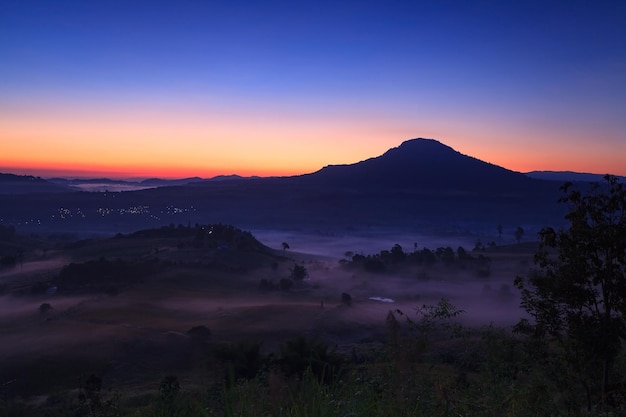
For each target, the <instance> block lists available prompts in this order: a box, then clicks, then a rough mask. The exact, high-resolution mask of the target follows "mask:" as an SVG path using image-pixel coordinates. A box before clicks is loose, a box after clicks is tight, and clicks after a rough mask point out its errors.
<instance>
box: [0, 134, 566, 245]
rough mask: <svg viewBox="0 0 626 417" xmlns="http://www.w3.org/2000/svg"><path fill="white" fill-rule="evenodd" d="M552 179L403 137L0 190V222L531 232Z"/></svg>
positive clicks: (64, 226) (543, 215) (553, 211)
mask: <svg viewBox="0 0 626 417" xmlns="http://www.w3.org/2000/svg"><path fill="white" fill-rule="evenodd" d="M151 183H152V184H156V183H160V182H159V181H151ZM559 185H560V184H559V183H556V182H553V181H543V180H538V179H532V178H529V177H527V176H526V175H524V174H522V173H519V172H514V171H511V170H508V169H505V168H502V167H499V166H496V165H493V164H489V163H487V162H483V161H480V160H478V159H476V158H473V157H470V156H467V155H463V154H461V153H459V152H457V151H455V150H454V149H452V148H450V147H449V146H446V145H444V144H442V143H440V142H438V141H436V140H432V139H412V140H408V141H405V142H403V143H402V144H401V145H400V146H398V147H396V148H392V149H390V150H388V151H387V152H385V153H384V154H382V155H380V156H377V157H373V158H370V159H367V160H364V161H361V162H358V163H355V164H349V165H331V166H327V167H324V168H322V169H320V170H319V171H317V172H313V173H310V174H305V175H299V176H292V177H269V178H240V177H237V176H229V177H225V178H219V177H218V178H216V179H213V180H203V181H192V182H189V183H187V184H185V185H179V186H174V187H167V188H166V187H154V186H153V187H152V188H149V189H144V190H138V191H128V192H123V193H66V194H64V195H60V196H58V197H57V196H53V197H52V198H49V197H48V196H47V195H42V194H33V193H31V194H28V195H24V196H0V221H4V223H5V224H11V225H14V226H15V227H16V228H28V229H29V230H32V231H37V232H41V231H42V230H43V231H53V232H56V231H59V230H61V231H63V232H70V231H76V232H78V233H107V232H108V233H117V232H127V231H132V230H137V229H139V228H153V227H157V226H162V225H169V224H195V223H199V224H205V223H207V222H210V223H223V224H233V225H236V226H237V227H243V228H249V229H255V228H270V229H277V228H278V229H281V228H289V229H294V230H295V229H306V228H308V229H313V230H356V229H360V230H367V229H369V228H372V227H375V228H388V227H392V228H398V229H400V230H409V229H413V230H420V231H421V233H423V232H424V231H426V230H433V231H442V230H443V231H446V233H447V232H448V231H458V230H479V229H483V230H491V231H493V230H495V226H496V225H498V224H503V225H504V227H505V228H506V227H516V226H518V225H523V226H524V228H525V229H526V230H527V231H531V230H538V228H540V227H542V226H544V225H547V224H549V225H555V223H556V222H557V221H559V220H562V219H563V208H562V207H561V206H560V205H558V204H557V203H556V202H557V199H558V197H559V191H558V188H559ZM146 188H147V187H146ZM59 207H61V208H62V209H60V208H59ZM2 219H3V220H2ZM529 233H530V232H529Z"/></svg>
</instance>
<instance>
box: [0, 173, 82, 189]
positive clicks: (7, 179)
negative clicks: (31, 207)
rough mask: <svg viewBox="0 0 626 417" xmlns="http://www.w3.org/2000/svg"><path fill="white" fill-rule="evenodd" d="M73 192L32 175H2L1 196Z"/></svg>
mask: <svg viewBox="0 0 626 417" xmlns="http://www.w3.org/2000/svg"><path fill="white" fill-rule="evenodd" d="M66 191H71V189H70V188H69V187H67V186H65V185H61V184H53V183H51V182H49V181H46V180H44V179H42V178H39V177H33V176H32V175H13V174H0V194H36V193H61V192H66Z"/></svg>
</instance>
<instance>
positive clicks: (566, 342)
mask: <svg viewBox="0 0 626 417" xmlns="http://www.w3.org/2000/svg"><path fill="white" fill-rule="evenodd" d="M604 179H605V181H606V182H605V183H603V184H602V185H600V184H595V185H593V187H592V188H591V190H590V191H589V192H588V193H587V194H582V193H581V192H580V191H578V190H576V189H573V188H572V184H571V183H567V184H565V185H564V186H563V187H561V189H562V191H563V192H564V193H565V194H566V195H565V197H563V198H561V199H560V200H559V201H560V202H563V203H566V204H568V205H569V212H568V214H567V215H566V219H567V220H568V222H569V228H567V229H565V230H563V229H561V230H554V229H552V228H550V227H548V228H544V229H542V230H541V232H540V234H539V236H540V239H541V244H540V249H539V251H538V252H537V254H536V255H535V263H536V265H537V266H538V269H537V270H536V271H535V272H534V273H532V274H530V276H528V277H518V278H516V280H515V284H516V286H517V287H518V288H519V289H521V291H522V303H521V304H522V307H523V308H524V309H525V310H526V311H527V312H528V313H529V314H530V316H531V317H532V318H533V319H534V323H532V324H531V323H530V322H528V321H526V320H522V322H520V325H518V329H520V330H526V331H529V332H531V334H534V335H544V336H545V337H547V338H548V339H549V340H550V341H551V342H556V346H558V347H559V348H560V353H561V355H562V357H564V358H565V360H566V361H567V362H568V363H569V364H570V366H571V367H572V371H573V372H574V375H577V377H578V378H579V381H580V382H581V384H582V385H583V387H584V389H585V391H586V393H587V408H588V409H591V407H592V398H593V395H592V394H593V392H592V391H593V390H594V387H601V398H602V399H607V397H608V395H609V394H610V384H609V382H610V379H611V377H612V375H613V368H614V362H615V359H616V358H617V356H618V355H619V353H620V351H621V343H622V340H623V339H624V337H625V334H626V333H625V330H626V190H625V189H624V187H623V184H621V183H619V182H618V181H617V178H616V177H613V176H609V175H607V176H605V177H604ZM552 345H555V344H554V343H552Z"/></svg>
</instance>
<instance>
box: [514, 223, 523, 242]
mask: <svg viewBox="0 0 626 417" xmlns="http://www.w3.org/2000/svg"><path fill="white" fill-rule="evenodd" d="M524 233H525V232H524V229H523V228H522V226H517V229H515V240H516V241H517V243H520V241H521V240H522V236H524Z"/></svg>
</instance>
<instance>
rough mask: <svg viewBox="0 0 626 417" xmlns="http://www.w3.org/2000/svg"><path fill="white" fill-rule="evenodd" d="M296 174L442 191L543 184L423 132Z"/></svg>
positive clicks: (334, 183)
mask: <svg viewBox="0 0 626 417" xmlns="http://www.w3.org/2000/svg"><path fill="white" fill-rule="evenodd" d="M301 178H302V179H303V180H305V181H309V182H312V183H317V184H319V185H325V186H328V187H346V188H355V189H386V190H391V189H396V190H413V191H431V192H432V191H442V192H446V193H450V192H457V193H458V192H460V193H472V192H481V193H485V192H486V193H510V192H519V191H529V190H532V189H536V188H542V187H544V186H545V184H543V183H542V182H541V181H537V180H533V179H531V178H528V177H527V176H526V175H524V174H522V173H519V172H514V171H511V170H508V169H505V168H502V167H500V166H497V165H493V164H490V163H487V162H483V161H481V160H479V159H476V158H473V157H470V156H467V155H463V154H461V153H460V152H458V151H456V150H454V149H452V148H451V147H449V146H446V145H444V144H442V143H440V142H438V141H436V140H434V139H422V138H419V139H411V140H407V141H405V142H403V143H402V144H401V145H400V146H399V147H396V148H392V149H389V150H388V151H387V152H385V153H384V154H383V155H380V156H378V157H375V158H370V159H367V160H365V161H361V162H358V163H355V164H350V165H329V166H326V167H324V168H322V169H321V170H319V171H317V172H314V173H312V174H308V175H305V176H302V177H301Z"/></svg>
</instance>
